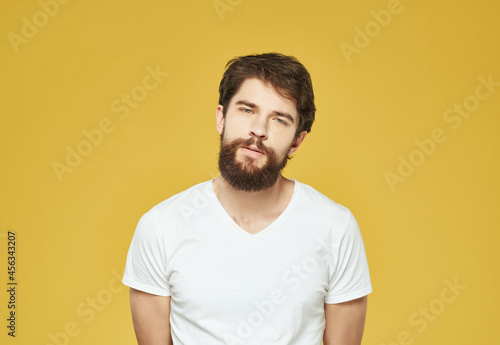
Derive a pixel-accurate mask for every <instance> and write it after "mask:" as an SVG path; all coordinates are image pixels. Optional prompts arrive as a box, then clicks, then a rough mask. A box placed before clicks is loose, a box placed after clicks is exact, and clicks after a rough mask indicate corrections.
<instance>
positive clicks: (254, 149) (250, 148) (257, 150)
mask: <svg viewBox="0 0 500 345" xmlns="http://www.w3.org/2000/svg"><path fill="white" fill-rule="evenodd" d="M243 148H244V149H248V150H251V151H254V152H258V153H261V154H264V152H262V151H261V150H259V149H258V148H257V147H256V146H243Z"/></svg>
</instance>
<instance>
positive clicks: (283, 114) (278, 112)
mask: <svg viewBox="0 0 500 345" xmlns="http://www.w3.org/2000/svg"><path fill="white" fill-rule="evenodd" d="M235 105H245V106H247V107H249V108H252V109H259V106H258V105H257V104H255V103H252V102H249V101H246V100H244V99H242V100H239V101H237V102H236V103H235ZM273 113H274V114H276V115H278V116H280V117H285V118H287V119H288V120H290V121H291V122H292V123H295V121H294V120H293V116H292V115H290V114H288V113H283V112H281V111H276V110H274V111H273Z"/></svg>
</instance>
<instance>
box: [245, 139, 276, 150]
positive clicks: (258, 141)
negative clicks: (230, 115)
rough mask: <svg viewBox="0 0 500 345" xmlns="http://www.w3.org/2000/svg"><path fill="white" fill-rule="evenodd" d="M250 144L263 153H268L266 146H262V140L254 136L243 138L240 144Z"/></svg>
mask: <svg viewBox="0 0 500 345" xmlns="http://www.w3.org/2000/svg"><path fill="white" fill-rule="evenodd" d="M252 145H255V146H257V148H258V149H259V150H260V151H262V152H264V153H269V149H268V148H267V147H266V146H264V143H263V142H262V140H261V139H258V138H255V137H252V138H248V139H247V140H243V143H242V144H241V146H252Z"/></svg>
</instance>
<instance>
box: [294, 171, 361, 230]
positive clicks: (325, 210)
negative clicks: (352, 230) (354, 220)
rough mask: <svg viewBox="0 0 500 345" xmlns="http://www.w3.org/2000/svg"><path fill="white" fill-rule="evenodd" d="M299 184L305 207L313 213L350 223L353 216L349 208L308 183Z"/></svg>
mask: <svg viewBox="0 0 500 345" xmlns="http://www.w3.org/2000/svg"><path fill="white" fill-rule="evenodd" d="M297 182H298V181H297ZM299 185H300V187H301V207H305V208H306V209H307V211H308V212H310V213H312V214H316V215H322V216H326V217H328V218H331V219H332V220H335V221H336V222H342V223H349V221H350V219H351V216H352V213H351V210H350V209H349V208H347V207H346V206H344V205H341V204H339V203H337V202H335V201H334V200H332V199H331V198H330V197H328V196H326V195H325V194H323V193H321V192H319V191H318V190H317V189H315V188H314V187H312V186H310V185H308V184H305V183H302V182H299ZM346 225H347V224H346Z"/></svg>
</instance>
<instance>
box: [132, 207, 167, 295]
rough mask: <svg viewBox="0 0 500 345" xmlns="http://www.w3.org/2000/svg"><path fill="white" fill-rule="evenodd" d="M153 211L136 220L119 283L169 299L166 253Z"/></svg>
mask: <svg viewBox="0 0 500 345" xmlns="http://www.w3.org/2000/svg"><path fill="white" fill-rule="evenodd" d="M155 217H156V215H155V214H154V209H151V210H149V211H148V212H146V213H145V214H144V215H143V216H142V217H141V219H140V220H139V222H138V224H137V227H136V229H135V232H134V236H133V237H132V243H131V244H130V248H129V250H128V254H127V262H126V264H125V273H124V274H123V279H122V283H123V284H125V285H127V286H129V287H131V288H134V289H137V290H141V291H144V292H148V293H151V294H154V295H160V296H170V294H171V293H170V287H169V285H168V282H167V277H166V260H167V257H166V252H165V245H164V241H163V238H162V235H161V233H160V231H159V229H158V226H157V222H156V218H155Z"/></svg>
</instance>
